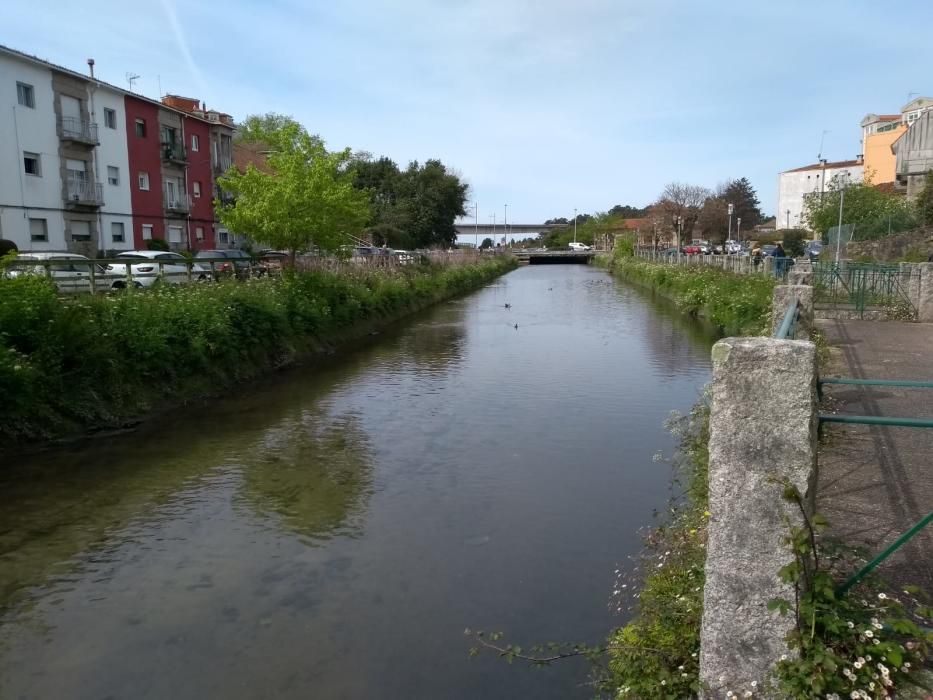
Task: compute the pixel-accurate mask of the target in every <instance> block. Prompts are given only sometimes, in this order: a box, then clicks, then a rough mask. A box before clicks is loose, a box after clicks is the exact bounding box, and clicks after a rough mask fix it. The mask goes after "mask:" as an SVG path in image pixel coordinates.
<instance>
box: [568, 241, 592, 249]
mask: <svg viewBox="0 0 933 700" xmlns="http://www.w3.org/2000/svg"><path fill="white" fill-rule="evenodd" d="M567 247H568V248H570V250H577V251H584V250H593V246H590V245H587V244H586V243H579V242H578V241H572V242H570V243H568V244H567Z"/></svg>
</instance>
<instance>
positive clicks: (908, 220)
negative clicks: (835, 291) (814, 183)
mask: <svg viewBox="0 0 933 700" xmlns="http://www.w3.org/2000/svg"><path fill="white" fill-rule="evenodd" d="M842 190H843V183H841V182H840V181H839V180H837V179H835V178H834V179H833V180H832V182H830V183H829V185H828V186H827V189H826V191H825V192H824V193H823V197H822V198H821V197H820V193H819V192H813V193H811V194H808V195H805V196H804V203H803V207H804V217H805V220H806V221H807V224H808V225H809V227H810V228H811V229H812V230H813V231H814V232H815V233H818V234H819V235H820V236H825V235H826V232H827V231H829V229H830V228H832V227H833V226H836V225H837V224H838V223H839V203H840V199H842V223H843V224H854V225H855V230H854V232H853V237H854V238H855V239H856V240H866V239H871V238H880V237H881V236H884V235H887V234H888V233H897V232H899V231H906V230H907V229H910V228H913V227H914V226H915V225H916V224H917V216H916V214H915V212H914V210H913V208H912V207H911V204H910V202H909V201H908V200H907V198H906V197H904V196H903V195H899V194H894V193H889V192H885V191H883V190H881V189H878V188H877V187H875V186H873V185H872V184H871V181H870V180H869V181H864V182H856V183H853V184H850V185H847V186H845V195H844V196H843V195H842Z"/></svg>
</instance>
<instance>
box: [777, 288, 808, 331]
mask: <svg viewBox="0 0 933 700" xmlns="http://www.w3.org/2000/svg"><path fill="white" fill-rule="evenodd" d="M794 297H797V300H798V301H799V302H800V319H799V321H798V323H797V337H798V338H803V339H804V340H807V339H808V338H809V337H810V329H811V328H812V327H813V287H811V286H810V285H806V284H779V285H776V286H775V287H774V291H773V292H772V293H771V335H774V334H775V332H777V329H778V328H780V327H781V323H782V322H783V321H784V314H786V313H787V307H788V306H790V302H791V300H792V299H793V298H794Z"/></svg>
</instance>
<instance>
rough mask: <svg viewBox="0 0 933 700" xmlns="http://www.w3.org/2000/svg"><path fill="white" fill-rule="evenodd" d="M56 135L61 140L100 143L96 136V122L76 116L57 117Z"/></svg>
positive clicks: (88, 143)
mask: <svg viewBox="0 0 933 700" xmlns="http://www.w3.org/2000/svg"><path fill="white" fill-rule="evenodd" d="M58 135H59V137H61V139H62V140H63V141H73V142H75V143H83V144H87V145H90V146H96V145H98V144H99V143H100V141H99V140H98V138H97V124H95V123H94V122H89V121H87V120H86V119H79V118H77V117H59V118H58Z"/></svg>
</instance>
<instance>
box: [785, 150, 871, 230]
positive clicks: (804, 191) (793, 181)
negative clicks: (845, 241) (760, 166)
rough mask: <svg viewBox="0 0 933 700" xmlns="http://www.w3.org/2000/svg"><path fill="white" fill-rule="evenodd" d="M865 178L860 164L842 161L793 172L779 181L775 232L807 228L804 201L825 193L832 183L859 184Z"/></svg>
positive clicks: (790, 171) (787, 173) (806, 166)
mask: <svg viewBox="0 0 933 700" xmlns="http://www.w3.org/2000/svg"><path fill="white" fill-rule="evenodd" d="M863 176H864V166H863V163H862V160H861V159H860V158H859V159H856V160H844V161H838V162H835V163H829V162H826V161H822V162H819V163H814V164H812V165H805V166H803V167H802V168H794V169H793V170H787V171H785V172H783V173H781V174H780V176H779V178H778V210H777V212H776V217H777V226H778V228H808V227H809V226H808V223H807V221H806V216H805V214H804V202H805V197H806V196H807V195H809V194H813V193H816V194H817V195H821V193H824V192H826V191H827V190H828V189H829V188H830V187H831V186H832V185H833V183H834V181H835V182H836V183H838V182H839V181H841V180H843V179H844V180H845V181H846V182H848V183H853V182H861V181H862V177H863Z"/></svg>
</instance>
